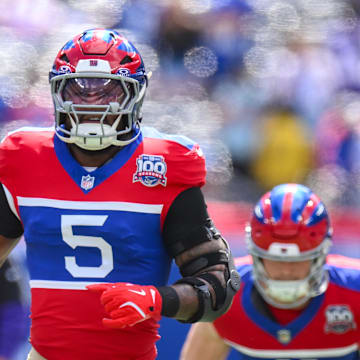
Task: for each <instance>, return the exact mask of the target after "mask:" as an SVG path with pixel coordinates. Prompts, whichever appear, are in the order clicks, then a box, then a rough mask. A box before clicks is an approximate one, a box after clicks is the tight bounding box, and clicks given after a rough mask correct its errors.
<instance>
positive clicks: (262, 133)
mask: <svg viewBox="0 0 360 360" xmlns="http://www.w3.org/2000/svg"><path fill="white" fill-rule="evenodd" d="M359 20H360V2H359V1H358V0H317V1H312V0H249V1H248V2H246V1H244V0H92V1H88V0H31V1H30V0H1V2H0V59H1V66H0V137H3V136H4V135H5V134H6V133H7V132H8V131H10V130H13V129H15V128H18V127H20V126H28V125H31V126H34V125H36V126H52V124H53V110H52V101H51V96H50V89H49V85H48V71H49V70H50V68H51V66H52V62H53V60H54V58H55V55H56V53H57V52H58V50H59V49H60V48H61V47H62V45H64V44H65V42H66V41H67V40H69V39H70V38H72V36H73V35H75V34H77V33H80V32H81V31H83V30H85V29H89V28H94V27H106V28H115V29H117V30H118V31H119V32H121V33H123V34H124V35H125V36H127V37H128V38H129V39H130V40H131V41H132V42H133V43H134V44H135V46H136V47H137V48H138V49H139V51H140V52H141V54H142V55H143V58H144V62H145V65H146V68H147V70H148V71H152V72H153V76H152V78H151V80H150V86H149V89H148V93H147V99H146V101H145V105H144V120H143V123H144V125H150V126H151V125H155V126H156V127H157V128H159V129H160V130H162V131H165V132H171V133H180V134H183V135H187V136H189V137H191V138H192V139H194V140H196V141H197V142H199V144H200V145H201V146H202V148H203V151H204V152H205V155H206V158H207V167H208V178H207V185H206V186H205V188H204V193H205V195H206V198H207V201H208V203H209V211H210V214H211V215H212V216H213V218H214V219H215V221H216V223H217V226H218V228H219V229H220V230H221V231H222V232H223V234H224V235H225V236H226V237H227V239H228V240H229V242H230V244H231V246H232V248H233V252H234V253H235V255H242V254H244V253H245V251H246V250H245V248H244V241H243V227H244V224H245V222H246V221H247V219H248V218H249V215H250V212H251V207H252V205H253V204H254V202H255V201H256V200H257V199H258V198H259V197H260V196H261V194H262V193H264V192H265V191H267V190H269V189H270V188H271V187H272V186H274V185H276V184H279V183H283V182H299V183H303V184H306V185H307V186H309V187H311V188H312V189H313V190H314V191H315V192H316V193H318V195H320V197H321V198H322V199H323V201H324V202H325V204H326V205H327V207H328V209H329V210H330V214H331V216H332V219H333V227H334V247H333V250H332V251H333V252H338V253H341V254H345V255H351V256H355V257H360V247H359V246H358V245H357V243H358V237H359V230H360V226H359V222H358V219H359V216H360V214H359V205H360V21H359ZM13 256H15V257H16V258H17V259H18V261H19V262H20V263H21V262H23V256H24V247H23V244H22V245H20V246H19V247H18V248H17V249H16V251H15V254H14V255H13ZM23 268H24V269H23V272H24V277H25V278H26V266H25V265H24V266H23ZM176 276H178V275H177V272H176V270H175V269H174V271H173V273H172V275H171V279H170V280H171V281H172V280H174V279H175V278H176ZM24 286H25V285H24ZM25 290H26V291H27V289H26V288H25ZM25 305H26V301H25ZM0 321H1V320H0ZM240 326H241V324H240ZM187 329H188V326H186V325H182V324H178V323H177V322H176V321H173V320H168V319H164V320H162V323H161V328H160V333H161V334H164V335H165V334H166V335H165V336H164V338H163V339H162V340H160V341H159V343H158V344H159V359H162V360H164V359H176V358H178V354H179V349H180V346H181V344H182V342H183V340H184V337H185V334H186V331H187ZM1 336H3V334H1ZM4 336H5V335H4ZM24 348H25V349H22V350H20V351H19V352H18V354H17V355H14V357H13V359H14V360H15V359H17V360H23V359H24V357H25V355H24V352H25V351H26V348H27V345H26V344H25V345H24ZM230 358H231V359H232V358H233V355H231V357H230ZM13 359H11V360H13Z"/></svg>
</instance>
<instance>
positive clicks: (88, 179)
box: [80, 175, 95, 190]
mask: <svg viewBox="0 0 360 360" xmlns="http://www.w3.org/2000/svg"><path fill="white" fill-rule="evenodd" d="M94 182H95V177H94V176H90V175H86V176H83V177H82V178H81V185H80V186H81V188H82V189H84V190H90V189H92V188H93V187H94Z"/></svg>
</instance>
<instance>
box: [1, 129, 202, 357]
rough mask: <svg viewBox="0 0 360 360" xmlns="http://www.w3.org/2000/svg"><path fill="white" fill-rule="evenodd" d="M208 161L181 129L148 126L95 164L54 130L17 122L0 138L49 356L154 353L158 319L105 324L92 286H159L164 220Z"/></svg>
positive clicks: (35, 334)
mask: <svg viewBox="0 0 360 360" xmlns="http://www.w3.org/2000/svg"><path fill="white" fill-rule="evenodd" d="M205 174H206V171H205V161H204V157H203V155H202V152H201V150H200V149H199V147H198V145H196V144H194V143H193V142H192V141H191V140H189V139H188V138H186V137H182V136H170V135H164V134H161V133H159V132H158V131H156V130H155V129H152V128H144V130H143V132H142V135H141V136H140V137H139V138H138V139H137V140H136V141H135V142H134V143H131V144H130V145H128V146H126V147H125V148H124V149H122V150H121V151H120V152H118V153H117V154H116V156H115V157H114V158H113V159H112V161H110V162H109V163H106V164H105V165H103V166H102V167H100V168H97V169H96V170H94V171H91V170H90V169H86V168H83V167H82V166H80V165H79V164H78V163H77V162H76V161H75V160H74V158H73V157H72V156H71V154H70V152H69V150H68V147H67V145H66V144H65V143H63V142H62V141H60V140H59V139H58V138H57V137H56V136H54V131H52V130H49V129H38V130H35V129H33V128H30V129H19V130H18V131H16V132H14V133H12V134H10V135H9V136H8V137H7V138H5V140H4V141H3V142H2V144H1V146H0V182H1V183H2V184H3V185H4V189H5V192H6V194H7V197H8V201H9V204H10V205H11V207H12V210H13V212H14V213H15V214H16V215H17V216H18V217H19V219H20V220H21V221H22V223H23V225H24V237H25V241H26V246H27V260H28V265H29V272H30V279H31V280H30V286H31V294H32V308H31V319H32V327H31V343H32V344H33V346H34V348H35V349H36V350H37V351H38V352H39V353H40V354H41V355H42V356H44V357H45V358H46V359H51V360H64V359H67V360H100V359H112V360H125V359H126V360H129V359H146V360H149V359H154V358H155V356H156V347H155V342H156V341H157V340H158V338H159V335H158V332H157V328H158V325H157V324H156V322H155V321H153V320H152V319H150V320H147V321H144V322H142V323H139V324H137V325H135V326H133V327H129V328H125V329H122V330H110V329H107V328H104V327H103V325H102V322H101V320H102V318H104V317H106V314H105V313H104V310H103V308H102V305H101V304H100V300H99V294H94V293H92V292H90V291H88V290H87V289H86V285H89V284H93V283H99V282H132V283H136V284H143V285H148V284H152V285H155V286H162V285H165V284H166V283H167V280H168V276H169V271H170V264H171V259H170V258H169V256H168V254H167V252H166V249H165V248H164V245H163V241H162V226H163V223H164V219H165V217H166V214H167V212H168V210H169V207H170V206H171V204H172V202H173V200H174V199H175V198H176V196H177V195H178V194H179V193H180V192H182V191H183V190H185V189H187V188H189V187H194V186H202V185H203V184H204V182H205Z"/></svg>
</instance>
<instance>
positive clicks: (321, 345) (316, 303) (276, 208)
mask: <svg viewBox="0 0 360 360" xmlns="http://www.w3.org/2000/svg"><path fill="white" fill-rule="evenodd" d="M246 233H247V245H248V250H249V253H250V255H251V256H247V257H244V258H237V259H236V260H235V263H236V265H237V269H238V271H239V273H240V275H241V278H242V284H241V288H240V291H239V292H238V293H237V295H235V297H234V301H233V303H232V306H231V307H230V309H229V311H228V312H227V313H226V314H224V315H223V316H221V317H220V318H218V319H217V320H215V321H214V322H213V323H199V324H196V325H193V326H192V328H191V329H190V332H189V334H188V337H187V340H186V342H185V344H184V347H183V349H182V355H181V359H182V360H195V359H196V360H197V359H202V360H215V359H216V360H221V359H226V357H227V355H228V353H229V350H230V348H234V349H236V350H237V351H238V352H239V353H240V358H241V359H359V342H360V328H359V326H360V260H358V259H350V258H346V257H343V256H339V255H328V256H327V254H328V251H329V247H330V244H331V227H330V222H329V217H328V214H327V212H326V209H325V206H324V204H323V203H322V202H321V200H320V199H319V198H318V196H317V195H315V194H314V193H313V192H312V191H311V190H310V189H308V188H307V187H305V186H302V185H297V184H283V185H279V186H276V187H275V188H273V189H272V190H271V191H270V192H268V193H266V194H265V195H264V196H262V198H261V199H260V201H259V202H258V203H257V204H256V206H255V209H254V212H253V215H252V218H251V221H250V224H249V225H248V226H247V228H246Z"/></svg>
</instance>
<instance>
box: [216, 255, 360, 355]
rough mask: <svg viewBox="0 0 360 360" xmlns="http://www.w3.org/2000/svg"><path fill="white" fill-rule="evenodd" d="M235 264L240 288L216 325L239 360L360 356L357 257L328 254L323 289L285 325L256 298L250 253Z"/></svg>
mask: <svg viewBox="0 0 360 360" xmlns="http://www.w3.org/2000/svg"><path fill="white" fill-rule="evenodd" d="M236 264H237V268H238V271H239V273H240V275H241V278H242V285H241V289H240V291H239V292H238V293H237V294H236V296H235V297H234V301H233V303H232V306H231V308H230V309H229V311H228V312H227V313H226V314H224V315H223V316H221V317H220V318H218V319H217V320H215V322H214V325H215V328H216V330H217V332H218V333H219V335H220V336H221V337H222V338H223V339H224V340H225V341H226V342H227V343H228V344H229V345H230V346H232V347H233V348H234V349H236V350H237V351H239V353H240V354H241V357H240V358H241V359H359V343H360V260H357V259H350V258H346V257H343V256H340V255H329V256H328V258H327V265H326V267H327V271H328V274H329V286H328V288H327V290H326V292H325V293H324V294H322V295H319V296H317V297H315V298H313V299H311V301H310V303H309V304H308V306H307V307H306V308H304V309H303V311H302V312H301V313H300V314H299V315H298V316H297V317H296V318H295V319H293V320H292V321H291V322H290V323H288V324H286V325H281V324H280V323H279V322H278V321H276V320H275V319H274V318H271V316H267V315H266V312H265V311H263V309H261V308H264V307H266V305H265V304H264V302H256V301H255V300H254V296H252V294H253V292H254V291H255V290H254V282H253V278H252V265H251V258H250V256H247V257H244V258H238V259H236ZM284 311H285V312H286V310H284ZM289 311H291V310H289Z"/></svg>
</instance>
